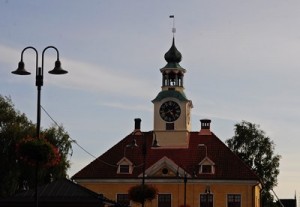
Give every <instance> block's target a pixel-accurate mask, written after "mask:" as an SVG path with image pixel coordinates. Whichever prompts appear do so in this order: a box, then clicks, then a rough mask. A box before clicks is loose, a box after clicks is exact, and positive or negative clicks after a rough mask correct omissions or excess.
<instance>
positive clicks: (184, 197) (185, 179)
mask: <svg viewBox="0 0 300 207" xmlns="http://www.w3.org/2000/svg"><path fill="white" fill-rule="evenodd" d="M183 182H184V196H183V199H184V200H183V205H184V207H186V183H187V175H186V173H184V178H183Z"/></svg>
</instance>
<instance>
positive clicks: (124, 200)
mask: <svg viewBox="0 0 300 207" xmlns="http://www.w3.org/2000/svg"><path fill="white" fill-rule="evenodd" d="M117 203H119V204H122V205H130V200H129V195H128V194H117Z"/></svg>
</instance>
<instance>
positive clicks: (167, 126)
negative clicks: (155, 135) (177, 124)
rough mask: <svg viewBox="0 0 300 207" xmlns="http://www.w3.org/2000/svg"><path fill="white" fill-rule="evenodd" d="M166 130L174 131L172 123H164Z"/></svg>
mask: <svg viewBox="0 0 300 207" xmlns="http://www.w3.org/2000/svg"><path fill="white" fill-rule="evenodd" d="M166 130H174V123H166Z"/></svg>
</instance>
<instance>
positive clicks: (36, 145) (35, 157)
mask: <svg viewBox="0 0 300 207" xmlns="http://www.w3.org/2000/svg"><path fill="white" fill-rule="evenodd" d="M16 152H17V155H18V157H19V158H20V159H21V160H22V161H24V162H25V163H27V164H29V165H33V166H35V165H37V164H38V165H40V166H43V167H52V166H55V165H57V164H58V163H59V162H60V159H61V157H60V153H59V150H58V148H57V147H55V146H54V145H53V144H51V143H50V142H49V141H48V140H46V139H45V138H32V137H27V138H25V139H22V140H21V141H20V142H19V143H17V146H16Z"/></svg>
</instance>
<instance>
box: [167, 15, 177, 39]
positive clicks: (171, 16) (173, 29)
mask: <svg viewBox="0 0 300 207" xmlns="http://www.w3.org/2000/svg"><path fill="white" fill-rule="evenodd" d="M169 17H170V18H172V19H173V28H172V33H173V37H174V35H175V32H176V28H175V16H174V15H170V16H169Z"/></svg>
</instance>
